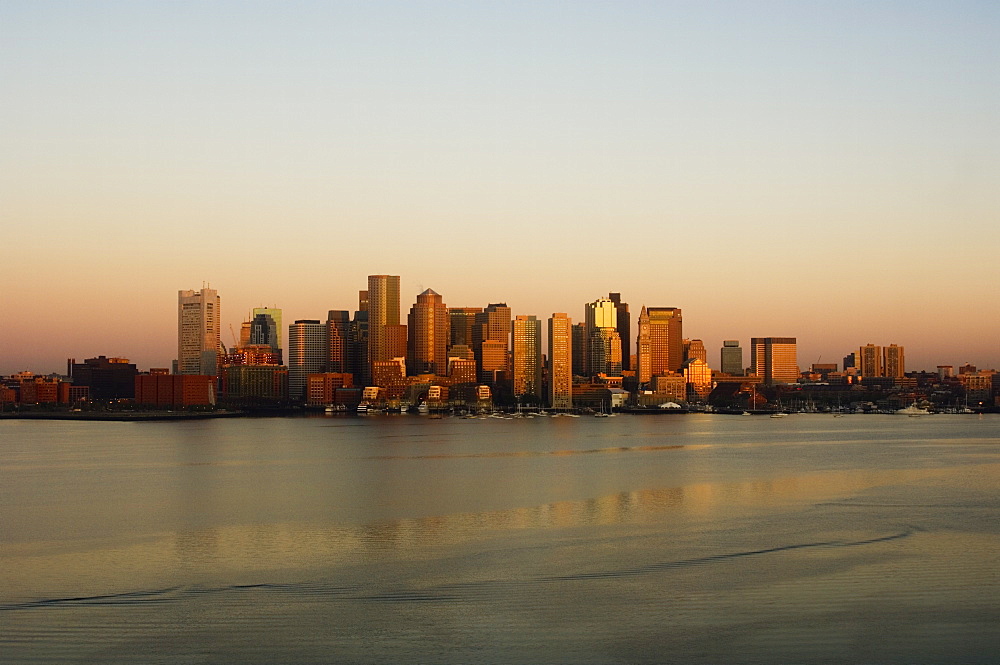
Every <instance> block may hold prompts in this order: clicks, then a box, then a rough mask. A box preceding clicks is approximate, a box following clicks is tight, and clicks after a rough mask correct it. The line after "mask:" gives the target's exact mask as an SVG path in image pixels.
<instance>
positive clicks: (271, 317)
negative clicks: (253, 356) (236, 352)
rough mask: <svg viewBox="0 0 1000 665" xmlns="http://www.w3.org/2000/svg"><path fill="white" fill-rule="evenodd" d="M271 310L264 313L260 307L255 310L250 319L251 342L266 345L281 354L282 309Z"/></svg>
mask: <svg viewBox="0 0 1000 665" xmlns="http://www.w3.org/2000/svg"><path fill="white" fill-rule="evenodd" d="M269 312H270V313H264V312H261V311H259V309H254V310H253V318H252V319H250V341H249V343H250V344H251V345H254V346H266V347H268V348H270V349H271V352H272V353H275V354H279V355H280V354H281V334H280V332H279V331H280V328H278V326H279V325H281V310H275V309H270V310H269ZM275 312H276V314H275ZM275 317H277V318H275ZM244 346H246V345H244ZM278 364H281V363H280V362H279V363H278Z"/></svg>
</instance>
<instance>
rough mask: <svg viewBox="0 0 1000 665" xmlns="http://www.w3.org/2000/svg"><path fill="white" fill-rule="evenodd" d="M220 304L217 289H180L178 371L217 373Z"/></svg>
mask: <svg viewBox="0 0 1000 665" xmlns="http://www.w3.org/2000/svg"><path fill="white" fill-rule="evenodd" d="M221 303H222V301H221V299H220V298H219V294H218V293H217V292H216V291H215V289H209V288H202V290H201V291H178V292H177V369H176V373H177V374H207V375H211V376H217V375H218V373H219V349H220V341H221V339H220V332H221V330H222V321H221V319H222V304H221Z"/></svg>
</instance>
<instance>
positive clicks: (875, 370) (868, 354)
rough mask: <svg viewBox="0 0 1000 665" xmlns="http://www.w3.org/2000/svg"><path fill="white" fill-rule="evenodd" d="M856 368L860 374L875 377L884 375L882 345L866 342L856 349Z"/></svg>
mask: <svg viewBox="0 0 1000 665" xmlns="http://www.w3.org/2000/svg"><path fill="white" fill-rule="evenodd" d="M857 358H858V369H859V370H860V373H861V376H868V377H877V376H885V370H884V369H883V367H882V347H881V346H875V345H874V344H866V345H865V346H862V347H861V348H860V349H859V350H858V355H857Z"/></svg>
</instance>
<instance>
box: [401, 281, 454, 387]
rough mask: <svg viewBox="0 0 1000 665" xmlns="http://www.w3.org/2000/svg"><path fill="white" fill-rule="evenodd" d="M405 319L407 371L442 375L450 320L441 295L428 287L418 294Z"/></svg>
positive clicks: (414, 373) (445, 367)
mask: <svg viewBox="0 0 1000 665" xmlns="http://www.w3.org/2000/svg"><path fill="white" fill-rule="evenodd" d="M406 322H407V328H408V330H407V335H408V336H409V343H408V346H407V355H406V362H407V365H408V366H409V372H410V374H411V375H417V374H436V375H438V376H445V375H446V374H447V372H448V343H449V342H450V341H451V332H450V331H451V321H450V318H449V316H448V306H447V305H445V304H444V302H443V300H442V298H441V296H440V295H439V294H437V293H435V292H434V291H433V290H431V289H427V290H425V291H424V292H423V293H421V294H420V295H418V296H417V301H416V302H415V303H413V306H412V307H410V314H409V316H408V317H407V319H406Z"/></svg>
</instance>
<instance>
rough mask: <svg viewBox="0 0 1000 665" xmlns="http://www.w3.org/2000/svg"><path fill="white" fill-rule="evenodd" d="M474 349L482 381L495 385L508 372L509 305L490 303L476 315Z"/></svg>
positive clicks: (473, 331)
mask: <svg viewBox="0 0 1000 665" xmlns="http://www.w3.org/2000/svg"><path fill="white" fill-rule="evenodd" d="M487 342H489V344H487ZM472 348H473V351H474V352H475V355H476V363H477V365H478V367H479V376H480V380H481V381H483V382H485V383H489V384H490V385H493V384H494V383H495V382H496V380H497V377H498V376H501V375H503V374H504V373H505V372H506V371H507V357H508V354H509V352H510V307H507V303H502V302H499V303H490V304H489V305H487V306H486V309H485V310H483V311H482V312H479V313H478V314H476V315H475V323H474V325H473V328H472Z"/></svg>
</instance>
